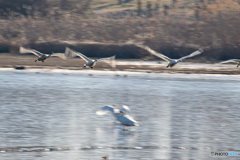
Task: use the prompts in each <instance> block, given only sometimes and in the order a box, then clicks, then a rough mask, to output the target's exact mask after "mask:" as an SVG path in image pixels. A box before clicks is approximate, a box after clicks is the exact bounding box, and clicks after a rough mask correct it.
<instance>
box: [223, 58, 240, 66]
mask: <svg viewBox="0 0 240 160" xmlns="http://www.w3.org/2000/svg"><path fill="white" fill-rule="evenodd" d="M228 62H235V63H237V67H238V66H239V65H240V59H230V60H227V61H223V62H221V63H228Z"/></svg>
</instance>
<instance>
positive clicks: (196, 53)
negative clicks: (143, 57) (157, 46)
mask: <svg viewBox="0 0 240 160" xmlns="http://www.w3.org/2000/svg"><path fill="white" fill-rule="evenodd" d="M137 46H139V47H141V48H143V49H146V50H147V51H149V52H150V53H151V54H153V55H155V56H157V57H159V58H161V59H163V60H165V61H167V62H168V65H167V68H168V67H173V66H175V65H176V64H177V63H178V62H180V61H182V60H184V59H187V58H191V57H193V56H196V55H199V54H201V53H203V50H202V49H201V48H199V49H198V50H197V51H195V52H193V53H191V54H190V55H187V56H184V57H182V58H179V59H171V58H169V57H167V56H165V55H163V54H161V53H158V52H156V51H154V50H152V49H151V48H149V47H148V46H142V45H137Z"/></svg>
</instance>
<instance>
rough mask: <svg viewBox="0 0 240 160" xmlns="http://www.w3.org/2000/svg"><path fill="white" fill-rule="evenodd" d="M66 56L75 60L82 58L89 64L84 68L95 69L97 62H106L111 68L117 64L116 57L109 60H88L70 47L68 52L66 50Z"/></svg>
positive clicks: (67, 49)
mask: <svg viewBox="0 0 240 160" xmlns="http://www.w3.org/2000/svg"><path fill="white" fill-rule="evenodd" d="M65 55H66V56H67V57H70V58H73V57H75V56H79V57H80V58H82V59H83V60H84V61H85V62H87V64H84V67H90V68H93V67H94V66H95V65H96V63H97V62H99V61H104V62H106V63H108V64H109V65H110V66H112V67H113V68H115V67H116V64H115V55H114V56H112V57H107V58H100V59H95V60H93V59H90V58H88V57H87V56H85V55H84V54H82V53H80V52H77V51H74V50H72V49H70V48H68V47H66V50H65Z"/></svg>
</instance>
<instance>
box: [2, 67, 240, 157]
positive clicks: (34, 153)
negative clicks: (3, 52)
mask: <svg viewBox="0 0 240 160" xmlns="http://www.w3.org/2000/svg"><path fill="white" fill-rule="evenodd" d="M127 75H128V76H126V73H125V74H119V76H116V75H115V74H105V73H104V72H101V73H91V75H89V74H87V73H54V72H29V71H1V72H0V135H1V136H0V157H1V160H2V159H3V160H13V159H14V160H18V159H19V160H20V159H24V160H32V159H37V160H51V159H53V160H92V159H93V160H95V159H101V157H104V156H108V158H109V159H114V160H115V159H117V160H138V159H148V160H150V159H211V158H212V157H211V156H210V152H211V151H240V116H239V113H240V76H216V75H177V74H176V75H170V74H169V75H167V74H163V75H155V74H127ZM111 104H119V105H121V104H125V105H128V106H129V107H130V108H131V110H132V113H133V115H134V119H135V120H137V121H138V122H139V125H140V126H139V127H130V128H128V130H123V129H122V126H121V125H120V124H118V123H117V122H116V120H115V118H114V117H113V116H112V115H111V114H110V113H109V114H107V115H104V116H99V115H96V114H95V112H96V111H97V110H98V109H100V108H101V107H103V106H105V105H111ZM235 158H236V157H235ZM213 159H214V158H213Z"/></svg>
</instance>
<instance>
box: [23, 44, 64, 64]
mask: <svg viewBox="0 0 240 160" xmlns="http://www.w3.org/2000/svg"><path fill="white" fill-rule="evenodd" d="M19 52H20V53H33V54H35V55H36V56H38V59H36V60H35V62H37V61H42V62H44V60H45V59H47V58H49V57H51V56H58V57H60V58H62V59H66V56H65V54H63V53H49V54H43V53H41V52H39V51H36V50H34V49H28V48H24V47H22V46H21V47H20V49H19Z"/></svg>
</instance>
